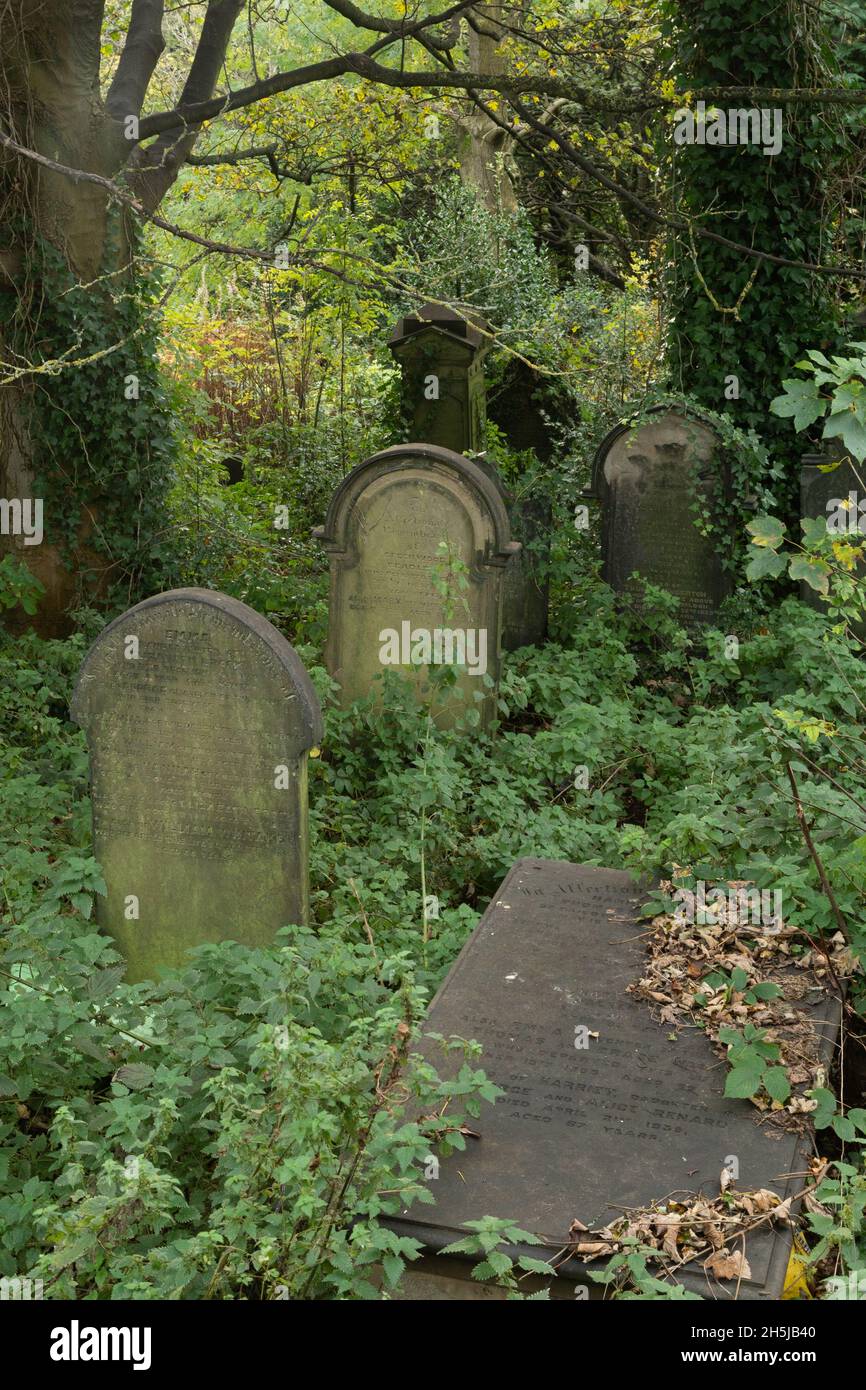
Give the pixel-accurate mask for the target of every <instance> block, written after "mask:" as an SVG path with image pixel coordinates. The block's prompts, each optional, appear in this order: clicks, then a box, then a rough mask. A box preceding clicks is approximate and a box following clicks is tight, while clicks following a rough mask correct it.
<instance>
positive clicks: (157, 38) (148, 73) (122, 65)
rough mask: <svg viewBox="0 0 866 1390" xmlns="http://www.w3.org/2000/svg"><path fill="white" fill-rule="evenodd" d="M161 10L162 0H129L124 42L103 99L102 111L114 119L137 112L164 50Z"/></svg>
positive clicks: (120, 118)
mask: <svg viewBox="0 0 866 1390" xmlns="http://www.w3.org/2000/svg"><path fill="white" fill-rule="evenodd" d="M164 10H165V0H133V4H132V17H131V19H130V21H129V30H128V32H127V35H126V42H125V43H124V45H123V52H122V53H121V55H120V62H119V63H118V65H117V71H116V73H115V74H114V79H113V81H112V83H111V86H110V87H109V89H108V95H107V97H106V99H105V109H106V111H107V112H108V114H109V116H113V117H114V118H115V120H118V121H122V120H123V118H124V117H125V116H129V115H135V116H138V115H139V114H140V112H141V108H142V104H143V102H144V98H145V95H146V93H147V88H148V84H149V83H150V79H151V77H152V76H153V73H154V70H155V68H156V65H157V63H158V62H159V60H160V57H161V55H162V51H163V49H164V48H165V39H164V38H163V36H162V17H163V12H164Z"/></svg>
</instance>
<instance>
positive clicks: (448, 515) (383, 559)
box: [313, 444, 519, 727]
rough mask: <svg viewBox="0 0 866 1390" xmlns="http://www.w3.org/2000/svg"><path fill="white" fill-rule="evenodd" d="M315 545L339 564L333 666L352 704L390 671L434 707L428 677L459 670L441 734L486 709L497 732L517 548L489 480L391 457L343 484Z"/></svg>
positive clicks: (395, 452) (402, 451) (403, 453)
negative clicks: (445, 550)
mask: <svg viewBox="0 0 866 1390" xmlns="http://www.w3.org/2000/svg"><path fill="white" fill-rule="evenodd" d="M313 534H314V536H315V537H316V539H317V540H320V541H321V542H322V544H323V545H324V546H325V547H326V549H327V551H328V556H329V562H330V601H329V617H328V641H327V646H326V649H325V662H326V665H327V667H328V670H329V671H330V673H331V675H332V676H333V677H334V679H335V680H336V681H337V682H338V684H339V685H340V688H341V691H342V699H343V703H344V704H349V703H351V702H352V701H353V700H355V699H358V698H359V697H360V696H365V695H369V694H371V693H372V692H374V691H375V689H376V685H375V684H374V681H375V678H376V677H377V676H379V675H380V674H381V673H382V672H383V671H384V670H385V669H388V668H392V669H400V670H402V672H403V674H404V675H408V676H410V677H411V679H412V680H413V682H414V684H415V687H416V690H417V692H418V694H419V696H421V697H422V698H431V697H432V687H431V684H430V677H429V671H428V667H430V666H434V667H435V666H442V665H452V666H458V665H459V666H460V667H462V668H463V669H462V670H461V671H460V674H459V675H458V678H457V682H456V684H457V686H458V687H459V690H460V691H461V692H462V696H463V699H462V700H460V699H455V698H454V697H453V694H446V696H445V697H443V698H442V699H439V700H437V701H436V702H435V706H434V708H435V714H436V719H437V723H438V724H439V725H440V726H441V727H447V726H448V725H449V724H453V723H454V721H455V719H459V718H461V717H462V714H463V712H465V710H466V709H467V708H472V707H479V708H480V711H481V724H482V727H487V726H488V725H489V723H490V721H491V719H492V718H493V716H494V713H495V700H496V696H495V684H496V681H497V679H498V675H499V644H500V633H501V625H502V580H503V574H504V570H505V566H506V564H507V563H508V561H509V559H510V558H511V556H512V555H514V554H516V553H517V551H518V550H519V546H518V544H517V543H516V542H514V541H512V540H511V535H510V532H509V527H508V517H507V515H506V511H505V506H504V504H503V502H502V498H501V496H500V493H499V491H498V489H497V488H496V487H495V485H494V484H493V483H492V482H491V480H490V479H489V478H488V477H487V475H486V474H485V473H484V471H483V470H482V469H481V468H479V467H478V466H477V465H476V464H474V463H471V462H470V460H469V459H466V458H463V457H462V456H461V455H460V454H454V453H451V452H450V450H448V449H438V448H435V447H434V446H433V445H428V444H405V445H397V446H395V447H394V448H391V449H385V450H384V452H382V453H380V454H376V455H374V456H373V458H370V459H367V460H366V462H365V463H361V464H359V465H358V467H357V468H355V469H353V471H352V472H351V473H349V474H348V476H347V477H346V478H344V479H343V481H342V483H341V484H340V486H339V487H338V488H337V490H336V492H335V493H334V496H333V498H332V499H331V504H330V506H329V508H328V515H327V519H326V521H325V525H324V526H323V527H319V528H318V529H317V530H316V531H315V532H314V533H313ZM442 542H444V543H445V544H446V545H447V546H448V547H449V554H450V555H451V557H452V559H451V561H450V562H448V561H447V560H443V555H442V553H441V552H440V550H439V546H440V543H442ZM449 569H450V571H451V573H450V575H449ZM458 569H459V571H460V572H461V574H460V576H457V577H456V578H455V571H456V570H458ZM461 578H462V579H465V581H467V587H466V588H465V589H463V588H462V587H458V586H459V584H460V582H461ZM437 584H438V585H439V587H437ZM442 586H445V588H446V589H447V590H448V593H447V594H445V595H443V593H442V592H441V587H442ZM485 675H489V676H490V677H491V678H492V680H493V686H492V687H488V686H487V685H486V683H485V681H484V679H483V678H484V676H485ZM476 694H478V695H480V696H482V697H483V698H481V699H480V700H476V698H475V697H476Z"/></svg>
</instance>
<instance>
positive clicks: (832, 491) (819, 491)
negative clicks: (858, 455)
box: [800, 452, 866, 641]
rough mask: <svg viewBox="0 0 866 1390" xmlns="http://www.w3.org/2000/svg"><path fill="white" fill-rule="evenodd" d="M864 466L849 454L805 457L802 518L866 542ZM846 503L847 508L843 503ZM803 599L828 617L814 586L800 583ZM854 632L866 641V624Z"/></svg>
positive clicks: (863, 569) (845, 537) (856, 541)
mask: <svg viewBox="0 0 866 1390" xmlns="http://www.w3.org/2000/svg"><path fill="white" fill-rule="evenodd" d="M836 459H839V460H840V462H839V466H838V468H834V469H833V470H832V472H830V473H825V472H823V471H822V469H823V467H824V466H826V465H827V464H828V463H832V462H834V461H835V460H836ZM864 468H866V465H864V466H863V467H860V468H857V469H856V470H855V467H854V465H853V463H852V461H851V459H850V457H849V456H848V455H847V454H844V453H842V452H839V453H837V454H835V455H833V454H829V453H827V454H803V456H802V459H801V465H800V515H801V516H803V517H821V518H823V519H824V520H825V521H827V522H828V523H829V525H830V530H831V531H834V532H836V533H837V534H838V535H839V539H840V540H843V541H844V540H847V541H850V543H851V544H853V545H861V544H863V543H864V541H866V491H864V488H863V486H862V485H861V483H860V481H859V480H858V476H857V474H858V473H859V475H860V478H863V479H864V481H866V472H864ZM842 502H845V503H847V504H848V505H847V507H844V508H843V507H841V506H840V505H839V504H840V503H842ZM861 504H862V507H863V510H862V511H861V510H860V507H861ZM858 573H859V574H860V575H861V576H864V575H866V565H862V564H861V565H860V566H859V567H858ZM800 598H801V599H802V601H803V603H807V604H808V605H809V607H810V608H814V609H815V610H816V611H817V612H819V613H823V614H824V615H825V617H826V615H827V608H828V605H827V602H826V600H825V599H823V598H822V597H821V595H820V594H819V593H817V592H816V590H815V589H813V588H812V586H811V584H807V583H806V582H805V580H802V579H801V581H800ZM854 632H855V633H856V634H857V636H858V637H859V638H860V639H861V641H864V640H866V622H862V623H855V624H854Z"/></svg>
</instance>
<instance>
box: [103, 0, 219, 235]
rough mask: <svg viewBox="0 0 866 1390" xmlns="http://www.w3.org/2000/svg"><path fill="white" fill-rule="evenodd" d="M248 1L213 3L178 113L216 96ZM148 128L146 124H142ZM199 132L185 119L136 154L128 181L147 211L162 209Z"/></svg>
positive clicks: (167, 128)
mask: <svg viewBox="0 0 866 1390" xmlns="http://www.w3.org/2000/svg"><path fill="white" fill-rule="evenodd" d="M243 4H244V0H210V3H209V4H208V7H207V11H206V13H205V17H204V23H203V24H202V29H201V34H200V36H199V41H198V46H197V47H196V51H195V57H194V58H193V60H192V65H191V66H190V70H189V75H188V77H187V79H186V82H185V83H184V88H183V92H182V93H181V98H180V102H179V107H178V109H179V110H181V109H183V108H186V107H188V106H195V105H196V104H201V103H202V102H203V101H205V100H206V99H207V98H208V97H209V96H210V95H211V93H212V92H213V89H214V87H215V86H216V81H217V78H218V77H219V73H220V68H221V67H222V65H223V62H224V60H225V56H226V49H227V48H228V43H229V39H230V38H231V33H232V29H233V28H234V26H235V21H236V19H237V17H238V15H239V14H240V12H241V10H242V8H243ZM142 124H144V123H142ZM197 137H198V129H197V128H196V127H193V128H190V124H189V123H188V122H187V121H186V120H184V119H183V118H181V119H178V118H175V121H174V124H173V126H168V127H165V128H164V130H163V134H162V138H161V139H159V140H155V141H154V142H153V144H152V145H148V146H147V148H146V149H141V148H139V149H138V150H137V151H136V153H135V154H134V156H133V158H132V160H131V162H130V167H129V170H128V172H127V180H128V182H129V184H130V187H132V188H133V189H134V190H135V192H136V193H137V194H138V196H139V198H140V200H141V202H142V203H143V205H144V206H145V207H147V208H155V207H158V205H159V203H160V201H161V199H162V198H163V197H164V195H165V193H166V192H167V191H168V189H169V188H170V187H171V185H172V184H173V183H174V181H175V179H176V178H177V175H178V170H179V169H180V167H181V165H182V164H183V162H184V160H185V159H186V157H187V155H188V154H189V153H190V151H191V150H192V147H193V145H194V144H195V141H196V139H197Z"/></svg>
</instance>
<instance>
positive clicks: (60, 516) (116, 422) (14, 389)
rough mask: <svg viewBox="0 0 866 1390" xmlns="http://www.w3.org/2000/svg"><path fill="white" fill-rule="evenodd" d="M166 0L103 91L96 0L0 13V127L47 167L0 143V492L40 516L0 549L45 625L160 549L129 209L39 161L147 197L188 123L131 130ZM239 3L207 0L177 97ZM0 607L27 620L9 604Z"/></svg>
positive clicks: (162, 453)
mask: <svg viewBox="0 0 866 1390" xmlns="http://www.w3.org/2000/svg"><path fill="white" fill-rule="evenodd" d="M163 8H164V6H163V0H134V3H133V5H132V8H131V15H130V19H129V23H128V29H127V36H126V42H125V45H124V48H123V51H122V54H121V57H120V61H119V64H118V66H117V68H116V70H115V72H114V75H113V78H112V81H111V83H110V85H109V87H108V90H107V91H106V92H105V93H103V92H102V90H101V85H100V62H101V34H102V25H103V11H104V4H103V0H73V2H72V3H69V0H12V3H11V4H9V5H8V6H6V7H5V8H4V12H3V20H2V34H0V130H2V131H3V132H4V133H6V134H7V135H8V136H9V137H10V138H11V139H12V140H14V141H15V143H16V144H17V145H19V146H21V147H24V148H26V149H28V150H33V151H35V152H37V153H38V154H39V155H42V156H44V157H45V159H46V160H47V161H49V164H39V163H37V162H35V161H34V160H33V159H32V158H29V157H27V156H22V155H18V154H16V153H15V152H14V151H11V150H9V148H8V147H6V148H0V223H2V227H3V233H2V235H0V498H5V499H7V500H9V499H19V500H21V501H22V502H23V501H24V500H26V499H30V500H31V505H32V504H34V503H35V502H36V501H37V500H41V502H42V517H43V536H42V538H41V541H40V542H39V543H34V542H35V539H36V538H35V536H34V535H31V536H30V537H27V536H24V535H21V534H18V535H16V534H7V535H2V536H0V547H2V548H3V551H9V550H12V551H13V552H14V554H15V556H16V558H17V559H20V560H22V561H23V562H24V563H25V564H26V566H27V568H28V569H29V570H30V572H31V573H32V574H33V575H35V576H36V577H37V578H38V579H39V580H40V581H41V583H42V584H43V585H44V588H45V594H44V596H43V598H42V600H41V602H40V606H39V612H38V616H37V618H36V621H35V625H36V627H37V630H38V631H40V632H41V633H42V634H43V635H49V636H50V635H60V634H63V633H65V632H66V631H68V630H69V628H70V626H71V620H70V616H69V615H70V610H71V609H72V608H74V607H75V605H76V604H77V603H78V602H80V601H81V600H87V599H88V598H92V597H93V596H95V595H98V594H100V593H103V592H104V591H105V590H106V589H107V588H109V587H110V586H113V585H114V584H121V585H123V586H124V589H125V590H128V592H129V597H130V598H131V599H133V598H135V597H136V594H137V593H138V591H139V590H140V589H141V587H142V585H143V584H146V582H147V571H148V567H149V565H150V564H151V563H152V562H153V561H155V560H156V559H157V558H158V557H159V552H160V551H161V550H162V549H164V547H165V539H166V538H165V521H164V512H163V511H162V507H161V503H162V498H163V496H164V490H165V486H166V479H167V474H168V466H169V455H170V440H169V435H168V412H167V410H166V407H165V402H164V399H163V396H162V391H161V387H160V382H159V374H158V371H157V368H156V362H155V336H154V333H153V331H152V287H150V286H148V285H147V284H146V283H144V282H143V280H142V277H141V275H140V273H139V272H138V270H137V268H136V267H137V261H136V257H135V254H134V253H135V241H136V236H137V234H138V228H137V226H136V225H135V222H136V219H135V218H134V216H133V215H132V214H130V213H129V211H128V209H124V208H123V207H122V206H119V205H118V204H117V202H116V200H113V199H111V198H110V196H109V194H108V193H107V191H106V190H105V188H103V187H100V186H99V185H98V184H96V183H94V182H89V181H86V180H83V179H78V180H76V179H73V178H70V177H69V175H68V174H65V173H63V172H61V171H59V170H57V169H55V168H52V167H50V165H51V164H54V165H63V166H66V167H68V168H71V169H76V170H84V171H87V172H88V173H93V174H97V175H101V176H103V177H104V178H109V179H112V180H115V181H116V180H118V179H120V178H122V179H125V181H126V186H127V188H128V189H130V190H131V191H132V193H133V194H134V195H135V196H136V197H137V198H139V199H140V201H141V202H142V204H143V205H144V206H145V207H146V208H147V209H148V210H153V209H154V208H155V207H156V206H157V204H158V202H159V200H160V198H161V197H162V196H163V195H164V193H165V192H166V191H167V190H168V188H169V187H170V186H171V183H172V182H173V181H174V179H175V178H176V176H177V172H178V170H179V168H180V167H181V165H182V164H183V162H184V160H185V159H186V157H187V155H188V153H189V151H190V149H191V148H192V144H193V143H194V141H195V138H196V134H197V131H196V130H195V129H191V130H178V129H174V130H169V131H165V132H164V133H163V134H162V135H161V136H160V137H159V138H158V139H157V140H155V141H153V142H151V144H150V145H148V146H146V147H142V146H140V145H138V143H137V140H136V135H137V131H136V127H135V120H136V118H137V117H138V116H139V115H140V113H141V107H142V104H143V101H144V98H145V94H146V92H147V88H148V84H149V82H150V79H151V76H152V75H153V71H154V68H155V67H156V63H157V61H158V59H159V56H160V53H161V52H162V49H163V46H164V45H163V38H162V19H163ZM240 8H241V0H216V2H215V3H211V4H210V5H209V6H208V10H207V13H206V16H205V19H204V23H203V28H202V32H201V39H200V42H199V46H198V49H197V51H196V55H195V58H194V60H193V63H192V65H191V68H190V72H189V76H188V79H187V81H186V84H185V87H184V91H183V95H182V100H185V101H187V102H193V101H196V100H202V99H205V98H207V97H209V96H210V95H211V94H212V92H213V89H214V85H215V82H216V80H217V77H218V74H219V70H220V65H221V63H222V61H223V58H224V56H225V51H226V46H227V43H228V39H229V36H230V34H231V30H232V27H233V25H234V22H235V19H236V18H237V15H238V13H239V11H240ZM32 515H33V512H32V511H31V516H32ZM5 529H6V530H11V529H13V528H11V527H10V526H9V525H7V527H6V528H5ZM11 621H12V623H13V626H16V625H17V626H20V625H23V623H24V622H25V621H29V620H28V619H26V617H25V615H24V614H23V613H22V612H21V611H20V610H16V611H13V613H12V615H11Z"/></svg>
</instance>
